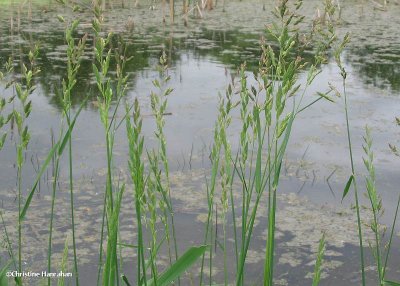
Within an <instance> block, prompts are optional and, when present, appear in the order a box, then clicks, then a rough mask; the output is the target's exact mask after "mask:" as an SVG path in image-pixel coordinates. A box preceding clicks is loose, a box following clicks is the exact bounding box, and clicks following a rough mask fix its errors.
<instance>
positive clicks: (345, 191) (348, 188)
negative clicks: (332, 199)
mask: <svg viewBox="0 0 400 286" xmlns="http://www.w3.org/2000/svg"><path fill="white" fill-rule="evenodd" d="M353 180H354V175H351V176H350V178H349V180H348V181H347V183H346V186H345V187H344V191H343V196H342V202H343V199H344V198H345V197H346V195H347V193H348V192H349V190H350V187H351V183H352V182H353Z"/></svg>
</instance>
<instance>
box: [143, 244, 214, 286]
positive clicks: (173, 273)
mask: <svg viewBox="0 0 400 286" xmlns="http://www.w3.org/2000/svg"><path fill="white" fill-rule="evenodd" d="M207 248H208V246H207V245H202V246H194V247H191V248H189V249H188V250H187V251H186V252H185V253H184V254H183V255H182V256H181V257H179V259H178V260H177V261H176V262H175V263H174V264H172V265H171V267H170V268H169V269H167V270H166V271H164V272H163V273H162V274H161V275H160V276H159V277H158V278H157V281H156V282H157V285H158V286H165V285H170V283H171V282H172V281H174V280H175V279H177V278H178V277H179V276H180V275H181V274H182V273H183V272H184V271H186V270H187V269H188V268H189V267H190V266H192V264H193V263H195V262H196V260H197V259H198V258H199V257H200V256H202V255H203V254H204V252H205V251H206V250H207ZM155 284H156V283H155V281H154V280H150V281H148V284H147V285H148V286H153V285H155Z"/></svg>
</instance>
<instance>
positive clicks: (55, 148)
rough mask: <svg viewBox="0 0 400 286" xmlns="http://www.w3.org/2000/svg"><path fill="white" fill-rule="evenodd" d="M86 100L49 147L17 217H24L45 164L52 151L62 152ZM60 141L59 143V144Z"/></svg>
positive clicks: (47, 162)
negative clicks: (59, 138) (60, 137)
mask: <svg viewBox="0 0 400 286" xmlns="http://www.w3.org/2000/svg"><path fill="white" fill-rule="evenodd" d="M86 101H87V98H86V99H85V100H84V101H83V102H82V104H81V105H80V107H79V109H78V111H77V112H76V114H75V116H74V119H73V120H72V122H71V124H70V126H69V128H68V130H67V131H66V132H65V134H64V137H63V139H62V140H61V141H58V142H57V143H56V144H54V146H53V148H51V150H50V152H49V153H48V154H47V157H46V160H45V161H44V163H43V165H42V167H41V168H40V170H39V173H38V174H37V176H36V179H35V183H34V184H33V187H32V189H31V191H30V192H29V195H28V197H27V198H26V202H25V205H24V208H23V209H22V212H21V214H20V215H19V219H20V220H23V219H24V218H25V215H26V212H27V211H28V208H29V205H30V204H31V201H32V198H33V194H34V193H35V191H36V188H37V186H38V184H39V181H40V178H41V177H42V175H43V173H44V171H45V170H46V169H47V166H48V165H49V163H50V162H51V159H52V158H53V155H54V153H55V152H56V151H57V152H58V155H61V154H62V152H63V151H64V148H65V146H66V144H67V142H68V138H69V137H70V134H71V132H72V129H73V128H74V126H75V122H76V119H77V118H78V116H79V114H80V113H81V111H82V109H83V107H84V105H85V103H86ZM60 142H61V144H60Z"/></svg>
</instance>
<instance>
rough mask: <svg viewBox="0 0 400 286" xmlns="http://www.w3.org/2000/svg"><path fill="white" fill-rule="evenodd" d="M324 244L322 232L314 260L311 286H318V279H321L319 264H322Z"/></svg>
mask: <svg viewBox="0 0 400 286" xmlns="http://www.w3.org/2000/svg"><path fill="white" fill-rule="evenodd" d="M325 245H326V243H325V234H323V235H322V237H321V239H320V241H319V247H318V255H317V261H316V262H315V268H314V277H313V283H312V286H318V284H319V281H320V280H321V266H322V261H323V259H324V253H325Z"/></svg>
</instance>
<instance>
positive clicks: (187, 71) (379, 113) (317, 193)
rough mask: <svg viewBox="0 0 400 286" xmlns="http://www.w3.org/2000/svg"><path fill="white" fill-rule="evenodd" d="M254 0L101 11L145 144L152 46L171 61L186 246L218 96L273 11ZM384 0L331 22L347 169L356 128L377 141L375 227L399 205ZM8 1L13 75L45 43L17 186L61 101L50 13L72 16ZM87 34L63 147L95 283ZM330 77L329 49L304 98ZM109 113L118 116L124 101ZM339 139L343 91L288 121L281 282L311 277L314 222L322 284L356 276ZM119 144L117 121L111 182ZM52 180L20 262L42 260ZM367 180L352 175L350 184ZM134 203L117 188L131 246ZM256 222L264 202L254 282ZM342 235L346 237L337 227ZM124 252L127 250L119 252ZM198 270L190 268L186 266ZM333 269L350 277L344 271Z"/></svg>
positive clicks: (9, 183)
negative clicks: (188, 8) (378, 211)
mask: <svg viewBox="0 0 400 286" xmlns="http://www.w3.org/2000/svg"><path fill="white" fill-rule="evenodd" d="M263 5H264V4H263V3H262V2H258V1H244V2H232V3H226V12H222V10H221V7H218V6H217V8H216V9H215V10H213V11H211V12H208V13H205V15H204V18H203V19H196V18H191V19H189V23H188V26H185V25H184V24H183V19H181V18H180V17H178V18H177V24H175V25H174V26H173V27H170V26H168V25H166V26H163V25H162V24H161V23H162V21H161V8H160V7H158V6H157V7H156V9H155V10H149V9H148V4H147V3H142V4H141V6H140V7H139V8H133V7H126V8H121V7H120V5H119V4H118V5H117V4H115V5H114V7H113V9H110V11H108V12H107V13H106V30H107V31H113V32H114V33H117V34H120V35H121V36H122V37H123V38H124V40H125V41H126V42H127V43H128V45H129V49H128V53H129V55H132V56H133V61H132V62H131V63H130V64H129V65H128V67H127V73H128V74H129V77H130V79H129V89H128V94H127V96H126V99H127V100H128V101H130V102H131V101H132V100H133V99H134V98H135V97H137V98H139V100H140V104H141V107H142V113H143V114H145V117H144V127H143V128H144V133H145V135H146V142H147V144H149V145H148V146H150V147H151V146H154V144H155V142H156V141H155V137H154V135H153V130H154V127H155V123H154V121H153V117H152V116H151V109H150V96H149V94H150V91H151V90H152V89H153V87H152V84H151V81H152V80H153V79H154V78H156V77H157V75H158V73H157V71H156V70H155V66H156V65H157V61H158V58H159V56H160V54H161V50H163V49H164V50H165V51H166V53H167V55H168V58H169V59H170V65H171V69H170V75H171V81H170V86H171V87H173V88H174V92H173V93H172V94H171V96H170V98H169V103H168V108H167V111H168V113H170V114H171V115H168V116H166V129H165V131H166V136H167V139H168V155H169V159H170V164H171V169H172V171H171V181H172V187H173V190H174V192H173V197H174V200H175V207H176V218H177V222H178V232H179V229H181V230H186V229H189V228H190V232H187V231H182V232H181V233H182V236H181V237H180V238H179V240H180V243H179V244H180V245H181V247H182V251H183V249H185V248H186V247H187V246H189V245H192V244H200V243H201V242H202V239H201V237H202V233H203V224H202V221H203V220H204V215H203V214H204V210H205V209H206V194H205V185H204V184H205V178H204V176H205V174H208V173H209V171H208V167H209V159H208V154H209V148H210V144H211V142H212V141H211V138H212V129H213V126H214V122H215V119H216V116H217V102H218V93H219V92H220V93H222V94H223V93H224V90H225V87H226V86H227V85H228V84H229V83H230V82H231V79H232V75H234V74H235V71H236V68H237V67H238V66H239V65H240V64H241V63H243V62H244V61H246V62H247V68H248V74H249V77H250V76H251V72H252V71H253V70H254V69H255V67H256V65H257V63H258V58H259V55H260V49H259V42H260V38H261V37H262V36H264V32H263V27H264V26H265V24H269V23H271V21H272V19H273V18H272V17H271V13H270V10H271V8H272V3H269V2H268V3H266V4H265V11H264V10H263V9H262V7H263ZM389 5H390V9H388V11H385V12H383V11H380V10H377V9H374V6H373V5H372V4H370V3H367V4H366V3H359V2H358V1H350V2H346V3H343V6H342V13H341V21H340V25H339V28H338V29H339V34H340V35H342V36H343V35H344V33H345V32H350V33H351V40H352V41H351V43H350V45H349V47H348V48H347V49H346V51H345V53H344V57H343V59H344V63H345V67H346V70H347V72H348V74H349V75H348V81H347V92H348V96H349V99H350V111H351V112H350V124H351V132H352V141H353V146H354V157H355V165H356V170H357V172H359V173H360V174H364V173H365V171H364V166H363V163H362V156H363V150H362V144H363V138H362V136H363V135H364V133H365V132H364V127H365V125H368V126H369V127H370V128H371V129H372V135H373V138H374V144H373V148H374V152H375V163H376V169H377V187H378V189H379V192H380V193H381V195H382V198H383V203H384V207H385V210H386V212H385V215H384V217H383V218H382V221H383V222H384V223H390V219H391V217H392V215H393V213H394V208H395V206H396V205H395V204H396V201H397V197H398V189H397V185H398V183H399V178H398V175H397V170H398V168H399V162H400V161H399V158H397V157H396V156H394V155H393V154H392V153H391V152H390V150H389V148H388V143H394V144H395V143H396V142H397V143H398V142H399V138H400V136H399V135H400V129H399V127H397V126H396V124H395V123H394V121H395V116H399V110H400V100H399V92H400V81H399V79H400V69H399V66H400V41H399V39H398V37H397V34H398V33H397V32H398V28H399V27H400V19H399V17H398V16H397V15H399V13H400V6H398V5H396V3H395V2H394V3H391V4H389ZM18 6H19V4H15V5H14V6H12V5H8V4H4V3H3V4H1V3H0V7H1V11H0V62H4V61H5V60H6V59H7V58H8V57H9V56H10V55H11V54H12V55H13V56H14V60H15V62H14V64H15V69H16V71H18V70H19V69H20V63H21V62H22V61H26V57H25V56H23V54H24V53H26V52H27V51H28V50H29V48H30V47H31V46H32V45H33V44H34V43H39V45H40V51H41V53H40V56H39V59H38V65H39V66H40V69H41V73H40V74H39V76H38V77H37V79H36V84H37V89H36V91H35V92H34V94H33V95H32V96H31V99H32V101H33V111H32V115H31V116H30V119H29V127H30V130H31V133H32V140H31V142H30V145H29V148H28V154H27V164H26V167H25V169H24V178H25V180H24V182H23V185H24V189H27V188H29V187H30V186H31V183H32V180H33V178H34V177H35V174H36V171H35V170H37V168H38V166H37V165H38V162H39V164H40V160H42V159H43V158H44V156H45V155H46V153H47V151H48V150H49V149H50V147H51V139H50V138H51V136H50V134H51V130H54V133H55V136H58V133H57V132H58V131H57V130H58V129H59V126H60V114H61V107H60V100H59V98H58V97H57V95H56V93H55V90H57V89H59V88H60V83H61V79H62V78H63V77H64V76H65V72H66V65H65V62H66V61H65V57H64V54H65V50H66V46H65V42H64V34H63V25H64V24H61V23H59V21H58V20H57V17H56V15H57V14H61V15H65V17H66V19H70V18H71V17H72V16H71V13H70V12H69V10H67V9H64V8H60V7H59V6H57V5H56V4H54V3H51V2H38V3H33V5H32V12H31V16H29V15H28V13H29V11H28V4H25V6H24V8H23V9H22V10H21V11H20V12H18ZM128 6H129V5H128ZM317 6H319V7H320V9H321V7H322V4H319V3H317V2H316V1H309V2H307V3H305V7H304V8H303V12H304V13H305V14H306V15H308V16H309V17H313V16H314V15H315V14H316V7H317ZM18 17H20V20H18ZM90 19H91V16H90V15H89V14H84V15H83V16H81V24H80V26H79V28H78V35H77V36H82V35H83V34H84V33H86V32H89V31H90ZM388 19H390V21H388ZM132 23H133V25H132ZM310 25H311V22H310V21H308V22H307V23H306V24H305V25H303V27H302V29H304V30H306V29H307V27H310ZM11 26H12V28H11ZM88 43H89V45H88V47H89V48H88V49H87V53H86V56H85V59H84V61H83V62H82V67H81V69H80V72H79V75H78V84H77V86H76V89H75V93H74V95H73V106H74V108H75V109H76V108H77V107H78V106H79V104H80V103H81V102H82V100H83V99H84V98H85V97H86V96H89V101H88V103H87V104H86V106H85V108H84V110H83V111H82V113H81V115H80V117H79V119H78V122H77V124H76V127H75V129H74V142H73V145H74V154H73V157H74V163H75V167H74V176H75V178H76V179H77V183H76V188H77V190H76V204H77V211H76V216H77V221H78V225H77V229H78V231H77V237H78V240H77V242H78V249H79V253H80V256H81V257H82V259H81V261H80V265H81V267H82V269H83V271H81V273H83V274H82V279H83V281H88V282H87V283H88V284H87V285H92V284H93V283H92V281H93V276H92V274H93V273H96V272H95V270H94V268H93V266H90V264H93V263H96V261H97V260H96V259H97V255H96V253H97V252H98V237H99V236H98V229H99V226H100V223H101V217H100V216H99V214H100V213H101V211H102V209H101V207H102V200H103V196H102V194H103V192H104V182H105V176H104V175H105V167H106V161H105V160H106V158H105V145H104V143H103V142H104V133H103V128H102V126H101V123H100V119H99V115H98V108H97V106H98V105H97V101H96V96H97V94H96V88H95V86H94V78H93V74H92V73H91V69H92V68H91V66H92V63H93V56H92V54H91V48H90V47H91V43H92V39H91V38H90V36H89V39H88ZM304 56H307V54H305V55H304ZM305 77H306V75H305V74H304V75H301V78H302V79H303V80H304V78H305ZM328 82H329V83H331V84H333V85H334V86H336V87H338V88H340V87H341V77H340V74H339V71H338V68H337V67H336V66H335V64H334V62H333V59H331V60H330V62H329V63H328V64H327V65H325V66H323V71H322V73H321V75H320V77H319V79H318V80H317V81H316V82H315V83H314V84H313V85H312V86H311V87H310V89H309V90H308V91H307V94H306V102H310V101H312V99H313V98H315V95H316V92H317V91H325V90H327V88H328ZM12 92H13V91H12V90H11V89H7V90H5V89H4V86H2V85H0V94H4V95H6V96H10V95H11V93H12ZM117 116H118V118H122V117H123V110H120V111H119V112H118V113H117ZM237 120H238V118H234V121H233V124H232V126H233V128H232V129H231V131H230V134H229V135H230V138H231V142H232V144H233V146H235V145H236V144H237V143H235V142H237V133H238V131H239V127H238V125H237V124H236V125H235V122H237ZM178 131H179V132H178ZM346 144H347V139H346V129H345V118H344V113H343V99H342V98H337V99H336V102H335V103H329V102H322V101H320V102H319V103H318V104H316V105H315V106H314V107H312V108H311V109H309V110H307V111H306V112H304V113H303V114H301V115H300V116H299V118H298V120H297V122H296V123H295V126H294V130H293V134H292V138H291V141H290V146H289V148H288V153H287V157H286V158H285V166H284V177H283V178H282V182H281V185H280V190H279V191H280V192H281V193H283V194H282V195H281V196H280V198H279V201H280V204H281V208H280V210H279V211H278V223H277V225H278V230H279V231H278V245H277V247H278V249H277V261H278V264H277V267H276V269H277V274H276V279H277V283H282V285H286V284H288V285H294V284H296V285H309V284H310V282H309V281H310V280H309V277H308V276H307V273H308V272H312V270H313V267H312V265H313V264H310V263H311V262H312V261H313V259H314V257H315V255H314V253H315V251H316V247H317V242H318V239H319V238H320V234H321V230H327V231H328V234H327V242H328V250H329V251H330V252H329V251H328V253H327V256H328V257H327V258H326V260H327V261H329V265H328V266H327V269H326V271H325V272H326V279H324V283H326V285H348V281H351V283H352V284H353V283H355V281H357V279H358V278H359V275H358V274H357V271H358V266H357V261H358V252H357V247H356V246H357V243H358V242H357V237H356V233H355V228H354V226H355V218H354V216H353V215H352V211H350V210H349V208H348V207H349V205H350V201H351V199H350V196H349V198H348V199H346V200H345V201H344V206H342V204H341V196H342V191H343V188H344V185H345V183H346V181H347V179H348V177H349V174H350V162H349V158H348V150H347V148H346ZM398 145H400V144H398ZM126 154H127V142H126V136H125V131H124V126H122V127H121V128H120V130H119V131H118V133H117V138H116V144H115V163H116V165H117V166H118V167H119V177H120V178H126V177H127V174H126V166H127V162H126ZM0 158H1V164H0V182H1V183H0V196H1V198H2V201H3V208H4V210H5V211H6V212H5V220H6V222H7V223H8V227H9V229H10V230H9V231H10V233H14V232H15V227H14V228H13V226H12V224H11V221H13V220H14V221H15V204H14V199H15V189H16V187H15V186H16V183H15V173H16V167H15V164H14V159H15V147H14V143H13V141H12V137H9V139H8V140H7V142H6V145H5V149H3V151H2V152H1V153H0ZM67 171H68V170H67V162H66V161H65V162H64V161H63V162H62V164H61V190H62V191H60V193H59V194H58V195H59V197H58V199H57V208H58V210H57V212H58V213H57V215H56V226H55V238H54V241H55V249H56V250H58V251H60V250H62V248H63V245H64V240H65V232H66V231H67V230H68V229H69V219H68V216H69V213H68V200H67V196H68V192H67V191H66V189H67V188H66V186H67V182H66V179H67ZM207 172H208V173H207ZM50 178H51V170H49V171H48V172H47V174H45V176H44V179H43V180H42V182H41V186H40V187H41V188H40V193H39V195H38V196H36V197H35V198H34V201H33V205H32V207H31V210H30V211H29V212H28V217H29V223H27V226H26V243H27V245H29V247H26V248H25V249H24V251H25V252H26V256H25V262H26V267H32V268H33V269H39V270H42V269H41V268H40V263H34V261H36V262H38V261H44V259H45V249H46V243H45V241H46V240H47V234H46V233H47V227H45V228H43V227H42V226H43V225H47V223H48V215H49V210H50V208H49V205H50V202H49V199H50V197H49V188H51V181H50ZM328 178H329V179H328ZM360 178H361V176H360ZM328 183H329V184H328ZM363 185H364V183H363V182H362V181H361V180H360V182H359V186H360V187H363ZM64 189H65V190H64ZM131 205H132V202H131V199H130V198H126V202H125V204H124V208H123V210H122V215H121V216H122V220H123V222H122V224H121V225H122V229H121V234H122V237H124V238H125V239H126V240H127V241H126V242H127V243H129V242H130V243H132V239H133V238H134V237H135V234H134V229H135V227H134V221H133V216H132V213H131V207H130V206H131ZM42 210H46V211H42ZM47 210H48V211H47ZM193 221H195V223H193ZM303 222H307V223H303ZM230 223H232V222H230ZM265 225H266V222H265V210H262V212H261V215H260V217H259V218H258V224H257V227H256V231H255V236H256V237H255V238H254V243H253V244H254V245H253V246H252V252H250V253H249V256H250V258H249V259H250V261H251V262H249V267H248V269H247V270H246V271H247V272H248V273H249V274H250V275H252V277H254V283H256V285H258V284H257V283H259V280H258V279H261V278H262V275H261V274H262V269H260V268H259V266H258V265H261V264H262V263H260V261H262V259H263V255H261V256H260V253H262V249H264V247H265V242H264V238H265V234H263V230H264V229H265ZM338 233H341V234H342V235H341V236H338V235H337V234H338ZM231 246H232V245H230V247H231ZM396 254H397V253H396V252H395V253H394V254H393V255H392V259H393V261H391V262H390V263H392V264H390V265H396V264H395V263H396V262H398V257H399V256H398V255H396ZM132 255H133V254H132V253H128V254H126V257H127V259H129V258H131V257H132ZM60 257H61V256H60V254H59V253H58V254H56V255H54V261H61V258H60ZM161 258H162V259H161V262H164V263H165V262H166V261H167V258H166V257H161ZM38 264H39V265H38ZM221 266H222V264H218V263H217V265H216V271H217V274H216V279H220V278H222V272H221ZM196 271H197V269H193V270H192V272H193V273H194V275H195V273H196ZM230 271H233V269H230ZM396 271H397V270H396V269H393V270H391V272H389V273H390V275H391V277H394V279H395V278H399V277H400V273H399V272H398V271H397V272H396ZM342 272H345V273H346V275H347V276H345V275H341V274H340V273H342ZM127 273H128V275H132V273H131V270H127ZM372 273H373V269H371V270H370V271H369V272H368V275H369V276H371V277H373V274H372ZM93 275H94V274H93ZM132 281H133V280H132ZM85 285H86V284H85ZM324 285H325V284H324Z"/></svg>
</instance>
